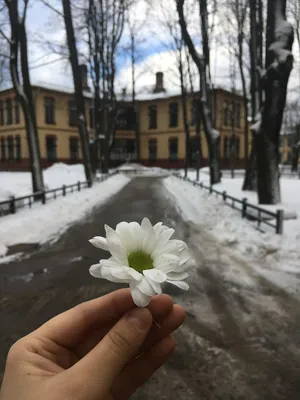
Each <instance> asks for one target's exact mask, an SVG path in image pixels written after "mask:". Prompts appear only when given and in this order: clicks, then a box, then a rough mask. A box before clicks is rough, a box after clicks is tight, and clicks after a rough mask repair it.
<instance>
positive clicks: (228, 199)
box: [176, 175, 284, 235]
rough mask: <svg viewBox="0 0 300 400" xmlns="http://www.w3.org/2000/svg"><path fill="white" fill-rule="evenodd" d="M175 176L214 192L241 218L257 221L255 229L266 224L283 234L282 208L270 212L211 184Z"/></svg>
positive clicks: (211, 192)
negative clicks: (236, 211) (207, 184)
mask: <svg viewBox="0 0 300 400" xmlns="http://www.w3.org/2000/svg"><path fill="white" fill-rule="evenodd" d="M176 177H177V178H179V179H182V180H184V181H186V182H190V183H192V184H193V185H194V186H198V187H200V188H202V189H206V190H207V191H209V193H210V194H215V195H216V196H217V197H218V196H220V197H221V198H222V199H223V201H224V203H225V204H227V205H229V206H230V207H232V208H234V209H235V210H238V211H240V212H241V216H242V218H248V219H249V220H252V221H257V229H259V230H262V229H261V225H268V226H270V227H271V228H273V229H275V232H276V233H277V234H279V235H282V234H283V217H284V213H283V210H277V211H276V212H272V211H269V210H266V209H265V208H262V207H259V206H257V205H254V204H251V203H248V201H247V199H246V198H244V199H242V200H241V199H238V198H236V197H233V196H230V195H229V194H228V193H227V192H226V191H223V192H221V191H219V190H216V189H214V188H213V187H212V186H206V185H204V184H203V183H202V182H197V181H193V180H191V179H188V178H184V177H183V176H180V175H176Z"/></svg>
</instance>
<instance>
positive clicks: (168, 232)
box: [156, 228, 175, 245]
mask: <svg viewBox="0 0 300 400" xmlns="http://www.w3.org/2000/svg"><path fill="white" fill-rule="evenodd" d="M174 232H175V230H174V229H173V228H167V229H165V230H163V231H162V232H161V233H160V234H159V235H158V236H157V240H156V243H157V244H159V245H163V244H166V243H167V241H168V240H169V239H170V237H171V236H172V235H173V234H174Z"/></svg>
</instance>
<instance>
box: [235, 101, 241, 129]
mask: <svg viewBox="0 0 300 400" xmlns="http://www.w3.org/2000/svg"><path fill="white" fill-rule="evenodd" d="M235 113H236V126H237V128H240V127H241V104H240V103H236V104H235Z"/></svg>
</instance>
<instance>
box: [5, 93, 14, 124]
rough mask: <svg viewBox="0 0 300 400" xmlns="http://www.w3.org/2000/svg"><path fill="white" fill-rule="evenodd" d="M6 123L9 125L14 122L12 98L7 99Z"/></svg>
mask: <svg viewBox="0 0 300 400" xmlns="http://www.w3.org/2000/svg"><path fill="white" fill-rule="evenodd" d="M6 123H7V125H11V124H12V123H13V109H12V99H6Z"/></svg>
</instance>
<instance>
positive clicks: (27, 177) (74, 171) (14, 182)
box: [0, 163, 86, 201]
mask: <svg viewBox="0 0 300 400" xmlns="http://www.w3.org/2000/svg"><path fill="white" fill-rule="evenodd" d="M43 176H44V183H45V187H46V189H55V188H58V187H61V186H63V185H72V184H73V183H77V182H78V181H81V182H82V181H85V180H86V179H85V174H84V167H83V165H82V164H75V165H67V164H63V163H56V164H53V165H52V166H51V167H49V168H47V169H45V170H44V171H43ZM31 193H32V184H31V174H30V172H0V201H5V200H7V199H9V197H10V196H16V197H17V196H26V195H29V194H31Z"/></svg>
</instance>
